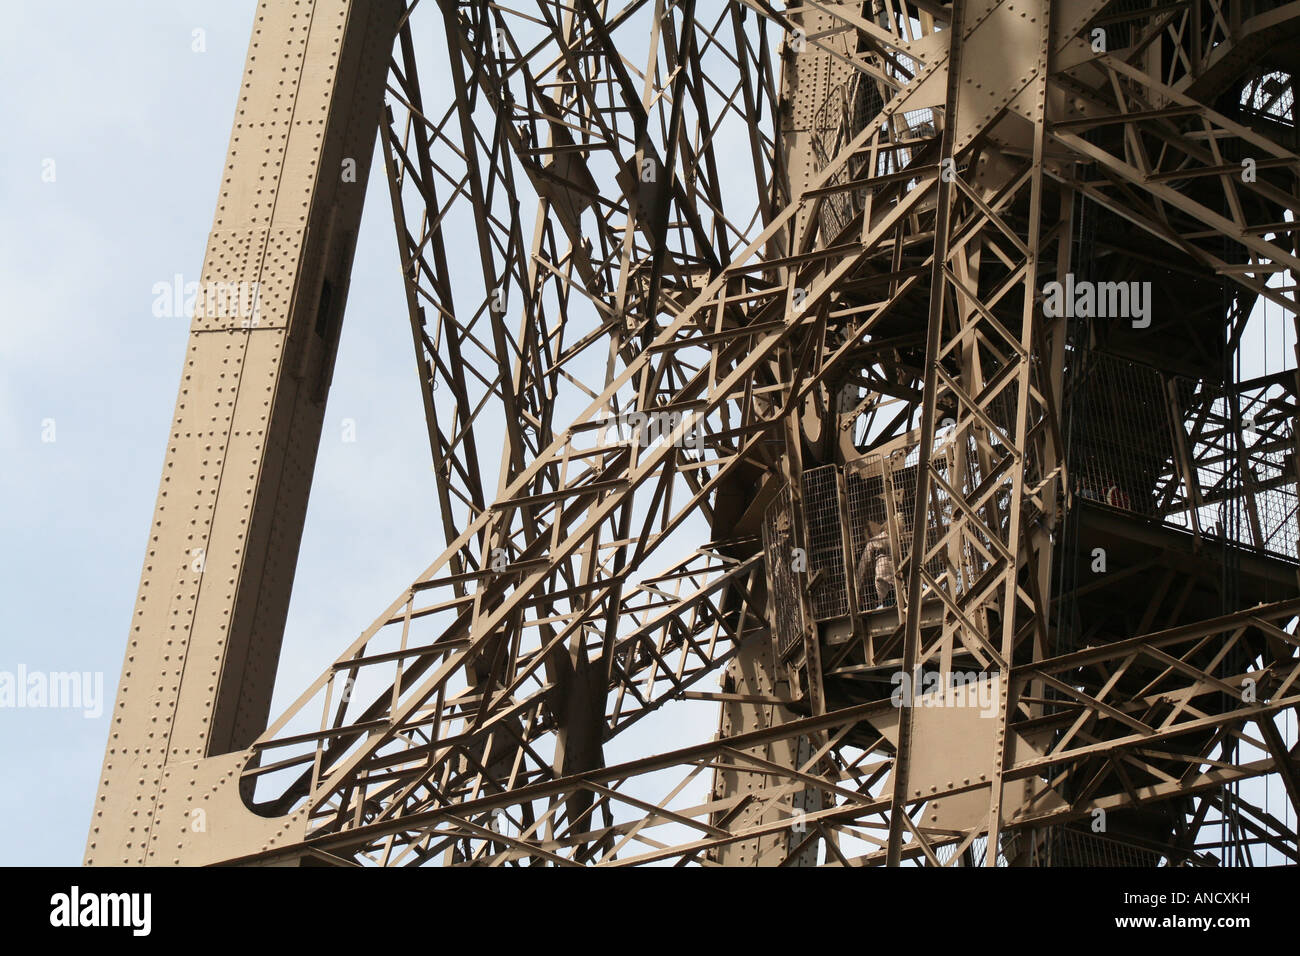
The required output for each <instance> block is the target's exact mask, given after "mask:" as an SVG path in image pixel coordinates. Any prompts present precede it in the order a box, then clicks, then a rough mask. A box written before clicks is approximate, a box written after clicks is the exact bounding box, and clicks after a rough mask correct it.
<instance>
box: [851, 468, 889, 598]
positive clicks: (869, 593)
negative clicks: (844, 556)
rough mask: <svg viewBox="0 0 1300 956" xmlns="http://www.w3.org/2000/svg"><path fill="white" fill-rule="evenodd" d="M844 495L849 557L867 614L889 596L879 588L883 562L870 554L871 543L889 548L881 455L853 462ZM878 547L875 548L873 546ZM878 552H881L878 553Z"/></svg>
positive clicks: (859, 595) (859, 596)
mask: <svg viewBox="0 0 1300 956" xmlns="http://www.w3.org/2000/svg"><path fill="white" fill-rule="evenodd" d="M844 493H845V497H846V498H847V499H848V500H847V503H848V512H849V554H851V555H852V556H853V562H854V581H855V584H856V587H857V590H858V607H860V608H863V609H864V610H870V609H872V608H876V607H880V606H881V605H882V604H884V603H885V599H886V598H887V597H889V596H890V595H889V594H885V595H881V593H880V592H881V590H882V589H881V588H878V587H877V586H876V572H877V570H883V568H879V567H878V565H879V564H880V562H879V560H878V559H876V557H875V555H874V554H869V553H868V551H867V544H868V542H871V541H873V539H874V540H875V541H876V542H877V544H879V543H881V542H880V535H881V534H882V533H883V534H884V535H885V538H884V541H883V543H884V544H885V545H886V547H888V545H889V538H888V531H887V527H886V524H885V522H886V518H887V514H886V508H885V480H884V466H883V464H882V462H881V459H880V456H879V455H871V456H869V457H867V458H862V459H859V460H858V461H855V462H850V463H849V464H848V466H847V467H846V468H845V470H844ZM873 547H874V546H873ZM876 550H878V549H876Z"/></svg>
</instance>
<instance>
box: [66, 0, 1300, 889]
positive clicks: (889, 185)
mask: <svg viewBox="0 0 1300 956" xmlns="http://www.w3.org/2000/svg"><path fill="white" fill-rule="evenodd" d="M1298 50H1300V4H1297V3H1295V2H1289V3H1285V2H1274V0H1254V2H1247V0H1186V2H1180V3H1164V2H1159V0H1151V2H1144V0H1112V2H1107V0H948V2H940V0H869V2H866V3H862V2H831V0H803V2H790V3H788V4H786V5H785V6H784V7H781V6H778V5H776V4H773V3H769V2H767V0H733V2H725V3H724V2H714V3H704V2H699V0H628V2H626V3H622V4H620V3H617V2H607V0H572V2H567V3H559V2H551V0H521V2H520V3H518V4H513V5H502V4H489V3H486V2H480V0H470V2H452V0H417V2H415V3H413V4H409V5H408V4H406V3H403V2H399V0H365V2H360V0H274V2H272V0H262V2H260V3H259V5H258V8H257V12H256V17H255V22H254V30H253V36H252V39H251V43H250V47H249V53H248V58H247V63H246V67H245V70H244V76H243V81H242V85H241V88H240V95H239V101H238V106H237V112H236V116H235V123H234V129H233V132H232V135H231V140H230V147H229V154H228V161H227V164H226V167H225V171H224V173H223V175H222V180H221V189H220V197H219V202H218V207H217V212H216V216H215V221H214V224H213V230H212V233H211V238H210V240H209V243H208V249H207V255H206V259H205V262H204V266H203V282H204V284H205V285H208V284H212V285H218V284H222V283H232V282H250V283H256V288H257V289H258V290H259V297H258V308H257V311H256V314H255V315H254V316H253V317H252V318H251V319H250V317H249V316H248V315H245V314H240V315H235V314H230V313H229V311H225V312H222V311H220V310H218V314H216V315H213V314H209V313H208V312H201V313H200V314H197V315H196V317H195V318H194V321H193V325H192V328H191V334H190V340H189V346H188V351H187V353H186V358H185V365H184V370H183V374H182V381H181V386H180V393H179V397H178V400H177V405H176V414H175V420H174V424H173V426H172V428H171V431H170V434H169V436H168V445H167V453H166V458H165V463H164V470H163V477H162V483H161V488H160V492H159V497H158V503H157V508H156V512H155V518H154V523H153V526H152V531H151V534H150V538H149V543H148V550H147V555H146V558H145V562H144V571H143V574H142V578H141V584H140V590H139V594H138V598H137V603H136V608H135V613H134V617H133V620H132V623H131V628H130V634H129V641H128V646H127V650H126V660H125V664H124V668H123V675H122V681H121V685H120V689H119V692H118V697H117V701H116V706H115V708H114V710H113V714H112V725H111V731H110V739H109V743H108V749H107V753H106V756H105V760H104V767H103V772H102V775H101V778H100V785H99V790H98V793H97V796H96V801H95V806H94V811H93V820H92V824H91V831H90V836H89V841H88V847H87V851H86V862H87V863H88V864H98V865H108V864H129V865H138V864H155V865H167V864H188V865H192V864H210V863H245V864H286V863H287V864H312V865H316V864H345V863H346V864H351V863H362V864H366V865H413V864H426V863H428V864H461V865H463V864H476V865H517V864H529V865H629V864H652V863H672V864H724V865H817V864H827V865H844V866H848V865H866V864H878V863H879V864H900V863H919V864H923V865H979V864H983V865H999V864H1002V865H1021V864H1028V865H1089V864H1092V863H1099V862H1107V863H1117V862H1127V863H1135V864H1138V865H1156V864H1160V863H1164V864H1168V865H1213V864H1215V863H1222V862H1227V863H1249V862H1253V861H1254V860H1255V859H1256V858H1257V856H1258V854H1259V853H1261V852H1264V851H1267V852H1268V853H1270V854H1271V855H1272V858H1274V859H1280V860H1283V861H1289V862H1295V861H1296V859H1297V844H1296V830H1295V822H1294V821H1295V810H1296V809H1297V806H1298V805H1300V769H1298V768H1297V759H1296V757H1297V750H1296V743H1295V735H1294V732H1293V730H1292V729H1291V728H1292V726H1293V723H1291V721H1293V720H1294V715H1295V710H1296V708H1297V705H1300V683H1297V678H1298V677H1300V657H1298V656H1297V646H1298V644H1300V641H1298V640H1297V637H1296V633H1295V629H1294V624H1295V620H1296V616H1297V615H1298V614H1300V589H1298V587H1297V575H1296V567H1297V565H1296V557H1297V555H1296V540H1297V513H1296V508H1295V502H1296V494H1295V492H1296V479H1297V471H1296V468H1297V464H1296V462H1297V455H1296V440H1297V432H1296V428H1295V423H1296V419H1295V412H1296V396H1297V376H1296V371H1295V370H1296V360H1295V356H1294V354H1286V355H1284V356H1282V362H1281V368H1282V370H1281V371H1279V372H1276V373H1274V374H1271V375H1267V376H1264V377H1262V378H1256V379H1252V380H1246V381H1243V380H1241V378H1240V375H1238V374H1237V373H1236V371H1235V370H1236V369H1237V368H1239V366H1240V358H1241V354H1242V350H1243V349H1244V348H1245V346H1244V345H1243V343H1244V342H1245V341H1246V337H1245V333H1246V329H1247V327H1248V325H1249V322H1250V321H1251V316H1252V315H1257V314H1259V313H1260V311H1261V310H1263V311H1264V313H1265V316H1266V319H1267V316H1268V315H1269V314H1270V312H1269V310H1271V314H1273V315H1278V314H1280V315H1281V316H1283V321H1284V322H1285V323H1287V326H1286V327H1287V328H1288V329H1290V330H1291V332H1292V333H1294V322H1295V317H1296V281H1297V275H1298V274H1300V273H1298V271H1297V270H1298V269H1300V258H1298V250H1297V245H1296V225H1295V221H1296V219H1295V214H1296V211H1297V210H1298V209H1300V198H1298V197H1300V189H1298V187H1297V177H1298V176H1300V161H1298V160H1297V155H1296V152H1297V148H1298V146H1300V144H1298V143H1297V136H1296V124H1295V120H1296V107H1295V80H1294V75H1293V72H1292V71H1293V69H1294V67H1295V65H1296V63H1297V61H1300V56H1298V55H1297V51H1298ZM417 58H418V59H419V60H420V62H419V65H418V66H417ZM422 75H423V76H424V77H425V79H424V80H423V82H422ZM429 77H434V79H433V80H430V79H428V78H429ZM376 140H377V141H378V150H379V153H380V154H381V155H382V160H383V170H384V174H385V177H386V180H387V185H388V187H389V193H390V196H391V201H392V214H393V220H394V223H395V225H396V231H397V237H398V245H399V248H400V251H401V263H400V272H401V276H402V279H403V281H404V285H405V293H406V303H407V306H408V312H409V319H410V326H411V334H412V342H413V346H414V351H415V357H416V365H417V368H418V374H419V380H420V385H421V388H422V394H423V401H424V410H425V415H426V420H427V423H428V441H429V450H430V453H431V455H432V462H433V468H434V474H435V477H436V496H437V504H438V509H439V514H440V520H441V528H442V533H443V537H444V539H445V540H444V541H443V542H441V543H439V544H438V546H437V549H436V550H440V551H441V553H439V554H437V556H436V558H435V559H434V560H433V563H432V564H431V565H430V566H429V568H428V569H427V571H425V572H424V573H423V574H421V575H420V576H419V577H418V578H417V579H416V580H414V581H413V582H410V583H409V584H407V585H405V586H403V587H401V589H400V591H398V592H397V594H396V596H395V598H394V600H393V603H392V604H391V605H390V606H389V607H387V608H385V609H383V610H382V611H381V612H380V613H379V614H378V616H377V617H375V619H374V621H373V623H371V624H370V626H368V627H367V628H366V629H365V631H364V632H363V633H362V634H361V635H360V637H359V638H357V639H356V640H355V641H353V642H352V643H351V644H348V645H347V646H343V644H344V641H345V639H346V638H345V637H344V636H342V635H321V639H322V640H327V639H334V640H337V641H338V644H339V645H340V647H341V651H340V653H339V655H338V657H337V661H336V662H335V663H334V664H333V665H332V666H331V667H329V668H328V669H327V670H326V671H325V672H324V673H323V674H321V675H320V677H319V678H317V680H316V681H315V682H314V683H313V684H311V685H310V686H309V687H307V688H305V689H304V690H303V692H302V694H301V696H300V697H299V698H298V699H297V700H296V702H295V703H294V704H293V705H292V706H291V707H290V708H289V709H288V710H287V711H286V712H285V713H284V714H281V715H277V716H274V718H272V715H271V713H270V707H271V692H272V687H273V683H274V679H275V671H276V666H277V661H278V657H279V648H280V641H281V636H282V633H283V628H284V623H285V619H286V615H287V610H288V603H289V595H290V590H291V587H292V582H293V577H294V567H295V563H296V559H297V552H298V546H299V541H300V537H301V532H302V527H303V523H304V519H305V513H306V505H307V499H308V493H309V490H310V485H311V477H312V471H313V466H314V462H315V456H316V449H317V446H318V443H319V440H320V434H321V427H322V419H323V415H324V408H325V401H326V398H327V395H328V392H329V384H330V378H331V373H332V368H333V364H334V360H335V354H336V350H337V343H338V336H339V330H340V327H341V322H342V318H343V313H344V306H345V302H346V300H347V292H348V279H349V275H350V271H351V265H352V257H353V250H354V247H355V241H356V234H357V230H358V226H359V222H360V216H361V210H362V200H363V197H364V195H365V192H366V183H367V178H368V176H367V173H368V170H369V168H370V165H371V163H370V157H371V156H372V155H373V152H374V149H375V144H376ZM395 272H396V270H395ZM1087 283H1091V284H1092V285H1091V286H1088V288H1089V289H1095V291H1096V294H1097V298H1096V300H1095V301H1093V303H1092V305H1091V306H1085V305H1084V304H1083V303H1082V300H1080V299H1076V298H1075V296H1074V293H1075V292H1076V290H1080V289H1083V288H1084V287H1085V285H1086V284H1087ZM1054 284H1055V285H1054ZM1063 291H1064V298H1065V303H1066V304H1065V306H1064V307H1062V305H1061V299H1062V292H1063ZM1144 293H1145V296H1146V299H1145V301H1146V303H1147V306H1146V307H1143V306H1141V305H1140V301H1141V300H1142V296H1143V294H1144ZM1130 296H1131V298H1130ZM1107 297H1108V298H1107ZM1103 300H1105V302H1103ZM1106 303H1108V304H1109V306H1110V311H1109V312H1107V310H1106V308H1105V305H1106ZM1126 310H1127V311H1126ZM1292 341H1294V339H1292ZM498 449H500V458H499V467H498V470H497V471H496V472H495V473H494V472H493V471H492V470H491V469H492V465H493V464H494V463H495V462H496V460H497V459H496V454H497V451H498ZM493 477H495V478H496V483H495V484H493V483H492V479H493ZM376 544H379V543H376ZM958 676H960V677H961V680H958V679H957V678H958ZM912 692H915V693H912ZM670 715H677V716H674V717H673V718H672V720H668V718H669V716H670ZM674 721H675V722H674ZM1261 788H1262V789H1261ZM1260 793H1275V794H1278V795H1280V797H1279V801H1280V802H1279V803H1275V804H1272V805H1271V806H1270V805H1267V804H1265V805H1261V801H1260V800H1259V798H1258V794H1260ZM1279 807H1282V809H1278V808H1279Z"/></svg>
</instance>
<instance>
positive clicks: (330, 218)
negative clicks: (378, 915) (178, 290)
mask: <svg viewBox="0 0 1300 956" xmlns="http://www.w3.org/2000/svg"><path fill="white" fill-rule="evenodd" d="M401 9H402V8H401V5H400V4H399V3H398V2H396V0H380V2H365V3H358V2H349V0H264V2H262V3H260V4H259V5H258V8H257V13H256V18H255V20H254V26H253V35H252V39H251V41H250V44H249V50H248V59H247V64H246V66H245V69H244V78H243V82H242V84H241V86H240V94H239V101H238V105H237V107H236V113H235V122H234V129H233V131H232V133H231V137H230V149H229V154H228V158H227V161H226V165H225V169H224V171H223V173H222V177H221V189H220V195H219V198H218V202H217V211H216V218H215V220H214V222H213V227H212V235H211V238H210V240H209V242H208V250H207V255H206V257H205V260H204V264H203V271H202V275H201V285H200V288H201V290H206V289H209V288H214V289H215V288H218V287H220V286H221V285H222V284H233V286H228V287H233V288H235V289H242V290H247V291H246V292H245V295H246V296H247V298H246V301H247V302H249V303H251V302H252V301H253V296H254V295H255V297H256V306H255V307H253V306H252V305H251V304H250V305H249V306H247V307H243V308H232V307H231V305H230V304H229V303H227V304H226V305H225V306H221V305H220V304H218V305H217V306H216V307H214V308H213V309H211V310H205V309H204V306H203V301H204V300H203V298H202V297H200V303H199V305H198V306H196V312H195V316H194V319H193V324H192V326H191V329H190V339H189V345H188V347H187V349H186V355H185V366H184V371H183V373H182V378H181V385H180V394H179V396H178V398H177V402H176V414H175V418H174V421H173V425H172V428H171V434H170V436H169V439H168V445H167V454H166V458H165V461H164V464H163V477H162V485H161V489H160V491H159V495H158V504H157V507H156V510H155V513H154V520H153V523H152V526H151V530H150V535H149V544H148V550H147V552H146V556H145V562H144V572H143V574H142V576H141V581H140V592H139V596H138V597H137V600H136V607H135V613H134V615H133V619H132V622H131V635H130V640H129V643H128V646H127V652H126V661H125V663H124V665H123V673H122V682H121V685H120V687H119V690H118V696H117V703H116V706H115V707H114V709H113V715H112V727H111V731H110V737H109V744H108V751H107V754H106V756H105V759H104V768H103V774H102V776H101V779H100V784H99V792H98V794H97V796H96V799H95V809H94V818H93V821H92V826H91V831H90V838H89V842H88V844H87V849H86V862H87V863H88V864H141V863H179V862H187V863H190V862H196V861H198V860H203V859H215V858H218V857H220V856H221V855H222V854H228V853H229V852H230V850H231V849H233V848H236V847H241V846H242V847H247V848H248V849H254V848H256V847H259V846H263V845H266V844H268V843H269V841H270V839H271V838H272V837H273V836H274V835H279V834H283V833H284V832H286V830H287V829H288V828H289V824H286V823H284V822H283V821H280V822H273V821H266V820H262V819H260V818H257V817H255V816H253V814H252V813H250V812H249V811H247V810H246V809H245V808H244V807H243V805H242V802H241V801H240V799H239V777H238V773H239V771H240V770H241V769H242V768H243V763H244V759H243V757H244V755H243V753H242V752H243V751H244V749H245V748H246V747H247V746H248V745H249V744H250V743H252V741H253V740H254V739H255V738H256V736H257V735H258V734H259V733H260V732H261V731H262V729H263V728H264V727H265V726H266V721H267V716H268V711H269V708H270V702H271V690H272V685H273V681H274V678H275V669H276V665H277V662H278V659H279V648H280V639H281V636H282V633H283V627H284V620H285V615H286V613H287V610H288V603H289V594H290V589H291V585H292V583H293V574H294V565H295V563H296V560H297V552H298V543H299V540H300V536H301V533H302V525H303V519H304V514H305V511H306V507H307V497H308V492H309V491H310V488H311V476H312V471H313V467H314V464H315V458H316V447H317V443H318V441H319V438H320V430H321V417H322V415H323V413H324V407H325V396H326V394H327V392H328V389H329V381H330V376H331V374H332V368H333V363H334V354H335V349H336V346H337V343H338V334H339V325H340V321H341V319H342V314H343V306H344V303H345V302H346V300H347V289H348V279H349V274H350V270H351V263H352V253H353V248H354V246H355V242H356V232H357V227H358V224H359V222H360V216H361V205H362V198H363V196H364V193H365V188H366V181H367V175H368V173H369V170H370V159H371V156H372V154H373V151H374V142H375V132H376V130H377V128H378V123H379V120H380V107H381V94H382V90H383V84H384V79H385V76H386V73H387V65H388V53H389V50H390V48H391V45H392V38H393V36H394V35H395V33H396V29H397V19H398V16H399V15H400V13H401ZM213 299H214V301H215V299H216V297H215V296H214V297H213ZM209 311H210V312H211V314H207V313H208V312H209Z"/></svg>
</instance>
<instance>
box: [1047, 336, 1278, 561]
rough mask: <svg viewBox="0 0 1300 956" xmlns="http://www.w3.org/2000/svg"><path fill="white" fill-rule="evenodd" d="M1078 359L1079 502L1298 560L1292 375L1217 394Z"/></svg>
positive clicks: (1109, 358) (1074, 472)
mask: <svg viewBox="0 0 1300 956" xmlns="http://www.w3.org/2000/svg"><path fill="white" fill-rule="evenodd" d="M1076 360H1077V361H1081V362H1082V361H1086V365H1085V366H1084V367H1083V368H1081V369H1080V370H1079V372H1078V374H1077V376H1076V379H1075V382H1074V384H1073V386H1072V392H1071V412H1072V414H1073V415H1074V416H1075V421H1076V423H1077V426H1076V437H1075V440H1074V443H1073V447H1072V448H1071V451H1070V472H1071V476H1072V484H1073V488H1074V493H1075V494H1076V495H1078V496H1080V497H1082V498H1085V499H1089V500H1092V501H1096V502H1098V503H1100V504H1103V505H1106V506H1108V507H1111V508H1116V509H1119V510H1123V511H1129V512H1133V513H1136V514H1140V515H1145V516H1147V517H1149V518H1152V519H1155V520H1158V521H1161V522H1163V523H1165V524H1166V525H1169V526H1171V527H1176V528H1181V529H1183V530H1186V531H1190V532H1192V533H1194V534H1199V535H1204V536H1207V537H1211V538H1213V537H1223V536H1224V535H1227V536H1229V537H1230V540H1232V541H1234V542H1235V543H1237V544H1238V545H1241V546H1244V547H1250V548H1256V549H1258V550H1260V551H1264V552H1267V553H1269V554H1272V555H1274V556H1276V557H1281V558H1287V559H1290V560H1295V559H1296V558H1297V551H1296V540H1297V510H1296V505H1297V497H1296V470H1295V435H1294V432H1293V427H1294V426H1293V424H1292V423H1293V421H1294V418H1295V412H1296V391H1295V382H1294V379H1293V377H1292V375H1291V374H1290V373H1283V374H1279V375H1272V376H1267V377H1265V378H1259V379H1254V380H1252V381H1249V382H1244V383H1241V384H1240V385H1237V386H1235V387H1232V388H1229V389H1224V388H1223V387H1221V386H1218V385H1215V384H1212V383H1206V382H1198V381H1195V380H1193V379H1188V378H1184V377H1182V376H1176V375H1168V374H1165V373H1162V372H1161V371H1159V370H1158V369H1154V368H1151V367H1150V366H1146V365H1141V364H1138V363H1136V362H1131V361H1129V360H1127V359H1122V358H1119V357H1117V356H1113V355H1106V354H1104V353H1091V354H1089V355H1087V356H1086V359H1085V358H1084V357H1082V356H1079V357H1077V359H1076Z"/></svg>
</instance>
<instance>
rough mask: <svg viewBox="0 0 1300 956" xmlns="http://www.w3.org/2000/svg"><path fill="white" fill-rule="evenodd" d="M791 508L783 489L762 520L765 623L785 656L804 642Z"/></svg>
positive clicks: (788, 496)
mask: <svg viewBox="0 0 1300 956" xmlns="http://www.w3.org/2000/svg"><path fill="white" fill-rule="evenodd" d="M796 547H799V545H798V544H797V543H796V541H795V533H794V507H793V500H792V496H791V494H790V489H789V488H788V487H787V488H783V489H781V492H780V493H779V494H778V495H777V496H776V498H775V499H774V500H773V501H772V503H771V504H770V505H769V506H768V508H767V513H766V514H765V515H764V516H763V551H764V553H765V555H766V558H767V576H768V597H767V604H768V619H769V621H770V623H771V626H772V636H773V637H774V639H775V640H776V648H777V653H778V654H781V655H784V654H786V653H788V652H789V651H790V649H791V648H793V647H794V646H795V644H797V643H798V642H799V641H800V640H801V639H802V638H803V626H804V621H803V605H802V604H801V603H800V600H799V578H798V576H797V574H796V572H795V570H794V568H795V548H796Z"/></svg>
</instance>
